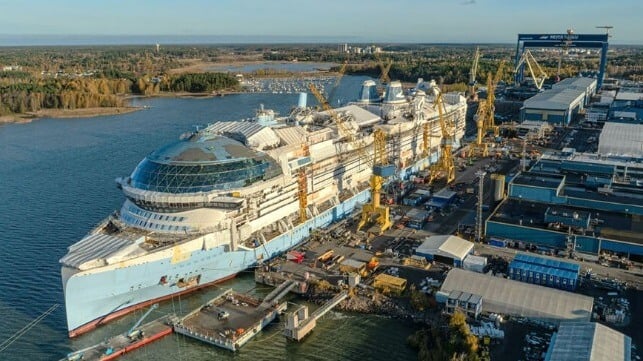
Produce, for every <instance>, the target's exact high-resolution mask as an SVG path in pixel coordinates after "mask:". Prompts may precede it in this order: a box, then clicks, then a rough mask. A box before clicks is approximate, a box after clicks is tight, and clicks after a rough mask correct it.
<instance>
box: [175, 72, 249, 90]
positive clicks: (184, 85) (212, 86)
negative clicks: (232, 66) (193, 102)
mask: <svg viewBox="0 0 643 361" xmlns="http://www.w3.org/2000/svg"><path fill="white" fill-rule="evenodd" d="M165 84H166V86H167V88H165V87H163V88H162V90H166V91H173V92H189V93H204V92H212V91H215V90H221V89H232V88H237V87H238V86H239V82H238V81H237V79H236V78H235V77H234V76H232V75H229V74H226V73H188V74H181V75H179V76H177V77H175V78H172V79H170V81H169V82H167V83H165Z"/></svg>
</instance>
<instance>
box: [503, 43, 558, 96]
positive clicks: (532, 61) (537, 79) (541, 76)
mask: <svg viewBox="0 0 643 361" xmlns="http://www.w3.org/2000/svg"><path fill="white" fill-rule="evenodd" d="M525 64H527V68H529V74H530V75H531V78H532V79H533V80H534V85H536V89H538V90H541V89H542V88H543V83H544V82H545V79H547V78H548V77H549V76H548V75H547V73H545V71H544V70H543V69H542V68H541V67H540V65H539V64H538V62H537V61H536V58H534V56H533V55H532V54H531V51H529V49H527V50H525V52H524V53H522V56H521V57H520V60H518V64H516V68H515V69H514V73H517V72H518V71H520V68H521V67H522V66H524V65H525ZM534 68H535V69H536V71H534ZM558 72H559V73H560V62H559V64H558ZM516 85H519V84H516Z"/></svg>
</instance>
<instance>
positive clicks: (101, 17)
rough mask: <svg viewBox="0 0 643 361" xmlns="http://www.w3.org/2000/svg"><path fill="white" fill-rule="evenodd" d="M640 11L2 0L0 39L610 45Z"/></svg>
mask: <svg viewBox="0 0 643 361" xmlns="http://www.w3.org/2000/svg"><path fill="white" fill-rule="evenodd" d="M642 14H643V0H536V1H534V0H386V1H384V0H315V1H310V0H182V1H176V0H174V1H169V0H155V1H151V0H127V1H126V0H102V1H101V0H56V1H52V0H24V1H23V0H11V1H9V0H0V44H2V43H3V42H4V43H6V42H14V43H19V42H21V41H25V40H21V39H28V38H29V36H32V35H36V36H38V37H39V38H43V35H44V36H45V37H47V36H48V37H51V38H52V39H59V41H64V39H65V38H66V37H67V38H74V37H76V38H78V37H81V38H82V37H87V38H92V37H94V38H95V39H98V38H99V37H95V36H96V35H113V36H119V38H122V37H127V36H130V35H132V36H149V37H154V36H159V38H162V37H160V35H172V36H181V37H182V38H181V39H189V38H190V37H193V36H209V37H212V38H211V39H231V41H232V40H235V39H236V40H237V41H239V42H260V41H269V40H270V39H273V40H276V41H279V42H293V41H306V42H308V41H319V42H335V41H337V42H374V43H376V42H423V43H513V42H515V41H516V36H517V34H518V33H545V34H546V33H564V32H565V31H566V29H568V28H570V27H571V28H573V29H574V30H575V32H576V33H604V30H603V29H597V28H596V26H598V25H611V26H614V29H612V31H611V33H612V34H613V37H612V38H611V39H610V42H611V43H613V44H641V45H643V21H642V20H641V19H642V18H641V16H642ZM166 39H167V38H166ZM49 41H55V40H51V39H50V40H49ZM97 41H98V40H97Z"/></svg>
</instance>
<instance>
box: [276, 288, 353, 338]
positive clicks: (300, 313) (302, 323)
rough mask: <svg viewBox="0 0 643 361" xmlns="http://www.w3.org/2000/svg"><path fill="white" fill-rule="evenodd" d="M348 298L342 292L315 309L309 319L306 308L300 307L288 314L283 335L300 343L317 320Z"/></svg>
mask: <svg viewBox="0 0 643 361" xmlns="http://www.w3.org/2000/svg"><path fill="white" fill-rule="evenodd" d="M346 297H348V292H346V291H342V292H340V293H338V294H337V295H335V297H333V298H331V299H330V300H328V302H326V303H325V304H324V305H323V306H321V307H320V308H318V309H316V310H315V311H314V312H313V313H312V314H311V315H310V317H309V316H308V307H307V306H301V307H299V308H298V309H297V310H295V311H294V312H291V313H288V315H287V318H286V327H285V329H284V335H285V336H286V337H287V338H289V339H291V340H295V341H300V340H301V339H303V338H304V337H306V335H307V334H309V333H310V332H311V331H312V330H313V329H314V328H315V326H317V320H318V319H319V318H321V317H322V316H323V315H325V314H326V313H327V312H328V311H330V310H332V309H333V308H334V307H335V306H337V305H338V304H339V303H340V302H342V301H343V300H344V299H346Z"/></svg>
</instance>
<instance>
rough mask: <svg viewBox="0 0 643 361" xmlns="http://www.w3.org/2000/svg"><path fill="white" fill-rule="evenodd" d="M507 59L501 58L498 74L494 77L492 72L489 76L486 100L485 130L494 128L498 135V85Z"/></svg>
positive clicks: (495, 135)
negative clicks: (496, 114) (496, 115)
mask: <svg viewBox="0 0 643 361" xmlns="http://www.w3.org/2000/svg"><path fill="white" fill-rule="evenodd" d="M504 67H505V61H504V60H501V61H500V64H499V65H498V70H496V75H495V76H494V77H493V78H492V77H491V73H489V75H488V76H487V99H486V101H485V103H486V104H485V116H484V118H483V121H484V129H485V131H488V130H492V131H493V136H494V137H497V136H499V135H500V128H499V127H498V126H497V125H496V123H495V112H496V106H495V102H496V87H497V86H498V82H499V81H500V79H502V76H503V74H504Z"/></svg>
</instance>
